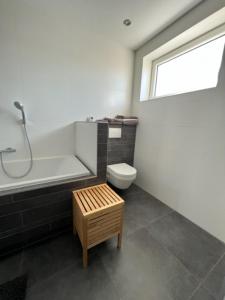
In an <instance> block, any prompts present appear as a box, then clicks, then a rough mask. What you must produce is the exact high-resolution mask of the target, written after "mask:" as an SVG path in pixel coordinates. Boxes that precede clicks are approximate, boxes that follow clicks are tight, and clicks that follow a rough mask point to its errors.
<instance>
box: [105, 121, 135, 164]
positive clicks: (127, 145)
mask: <svg viewBox="0 0 225 300" xmlns="http://www.w3.org/2000/svg"><path fill="white" fill-rule="evenodd" d="M109 126H110V127H121V128H122V137H121V138H108V164H109V165H110V164H117V163H127V164H129V165H131V166H132V165H133V162H134V148H135V138H136V125H109Z"/></svg>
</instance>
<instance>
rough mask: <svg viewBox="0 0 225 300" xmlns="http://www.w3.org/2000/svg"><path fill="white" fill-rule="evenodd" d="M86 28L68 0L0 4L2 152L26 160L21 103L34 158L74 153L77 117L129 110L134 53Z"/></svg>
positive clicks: (2, 0) (81, 15)
mask: <svg viewBox="0 0 225 300" xmlns="http://www.w3.org/2000/svg"><path fill="white" fill-rule="evenodd" d="M88 24H89V25H86V22H85V13H84V12H82V13H80V12H79V9H78V6H77V5H76V1H71V0H63V1H61V0H48V1H46V0H38V1H36V0H20V1H18V0H10V1H9V0H0V43H1V46H0V148H5V147H8V146H11V147H15V148H17V150H18V152H17V153H16V154H15V155H14V154H12V155H10V159H14V158H18V157H23V156H24V155H25V152H24V147H23V146H24V145H23V143H24V142H23V140H24V139H23V136H22V132H21V127H20V126H19V124H18V122H17V121H18V120H19V118H20V113H19V112H18V111H17V110H16V109H15V108H14V107H13V105H12V103H13V101H15V100H20V101H22V102H23V103H24V106H25V109H26V112H27V117H28V119H29V122H28V131H29V135H30V137H31V142H32V146H33V150H34V155H35V156H51V155H61V154H68V153H73V152H74V127H73V123H74V121H76V120H85V119H86V117H87V116H93V117H94V118H101V117H104V116H106V115H107V116H114V115H115V114H118V113H120V114H125V113H128V112H129V111H130V100H131V98H130V97H131V81H132V68H133V53H132V51H130V50H128V49H126V48H124V47H122V46H121V45H119V44H118V43H116V42H114V41H113V40H111V39H110V37H107V36H103V35H100V34H99V33H98V32H97V30H95V28H94V26H93V27H90V22H88Z"/></svg>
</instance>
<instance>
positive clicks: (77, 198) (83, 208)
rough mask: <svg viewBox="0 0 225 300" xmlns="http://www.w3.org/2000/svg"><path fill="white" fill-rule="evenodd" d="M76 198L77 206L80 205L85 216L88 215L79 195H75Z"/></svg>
mask: <svg viewBox="0 0 225 300" xmlns="http://www.w3.org/2000/svg"><path fill="white" fill-rule="evenodd" d="M74 197H75V199H76V202H77V204H78V206H79V208H80V210H81V211H82V213H83V214H85V213H86V210H85V207H84V206H83V204H82V202H81V201H80V198H79V197H78V195H77V194H74Z"/></svg>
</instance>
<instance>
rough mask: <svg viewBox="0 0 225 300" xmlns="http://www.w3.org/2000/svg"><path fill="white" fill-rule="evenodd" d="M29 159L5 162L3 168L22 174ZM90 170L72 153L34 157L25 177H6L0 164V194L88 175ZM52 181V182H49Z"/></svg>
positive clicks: (12, 172) (15, 173)
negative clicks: (30, 169)
mask: <svg viewBox="0 0 225 300" xmlns="http://www.w3.org/2000/svg"><path fill="white" fill-rule="evenodd" d="M28 164H29V161H26V160H17V161H10V162H5V168H6V169H7V170H8V171H9V172H10V173H11V174H13V175H19V174H22V173H23V172H24V170H25V168H27V165H28ZM89 175H91V172H90V171H89V170H88V169H87V168H86V167H85V166H84V165H83V164H82V163H81V162H80V160H79V159H78V158H76V157H75V156H73V155H67V156H57V157H50V158H35V159H34V164H33V169H32V171H31V172H30V174H28V175H27V176H26V177H24V178H21V179H11V178H9V177H7V176H6V175H5V174H4V173H3V170H2V167H1V166H0V195H1V194H5V192H6V191H11V190H14V189H16V190H19V189H22V190H26V188H27V189H31V188H32V187H33V188H36V187H37V186H39V187H40V186H42V185H43V186H46V185H53V184H54V183H55V182H57V181H58V182H62V181H63V180H66V179H67V180H69V179H77V178H79V177H83V176H89ZM51 183H52V184H51Z"/></svg>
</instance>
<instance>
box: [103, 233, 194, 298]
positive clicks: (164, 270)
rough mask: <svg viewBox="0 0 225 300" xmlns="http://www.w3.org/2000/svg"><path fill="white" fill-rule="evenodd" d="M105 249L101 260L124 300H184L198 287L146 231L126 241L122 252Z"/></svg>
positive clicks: (180, 265)
mask: <svg viewBox="0 0 225 300" xmlns="http://www.w3.org/2000/svg"><path fill="white" fill-rule="evenodd" d="M106 249H107V251H101V254H100V255H101V256H100V258H101V260H102V261H103V263H104V266H105V268H106V270H107V272H108V274H109V276H110V277H111V279H112V281H113V282H114V284H115V286H116V288H117V291H118V293H119V295H120V297H121V298H122V299H129V300H133V299H142V300H145V299H148V300H152V299H160V300H171V299H173V300H181V299H182V300H185V299H188V297H189V296H190V295H191V293H192V292H193V290H194V289H195V288H196V286H197V284H198V282H197V281H196V280H195V278H194V277H193V276H192V275H191V274H190V273H189V272H188V271H187V270H186V269H185V267H184V266H183V265H182V264H181V263H180V262H179V261H178V260H177V259H176V258H175V257H174V256H173V255H171V254H170V253H169V252H168V251H167V250H165V249H164V248H163V247H162V246H161V245H160V244H159V243H158V242H157V241H156V240H155V239H153V238H152V237H151V235H150V234H149V233H148V231H147V230H146V229H140V230H138V231H136V232H135V233H133V234H131V235H130V236H129V238H128V239H125V240H124V243H123V247H122V249H121V250H120V251H118V250H116V249H115V248H113V247H112V246H111V245H106ZM179 278H180V279H179Z"/></svg>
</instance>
